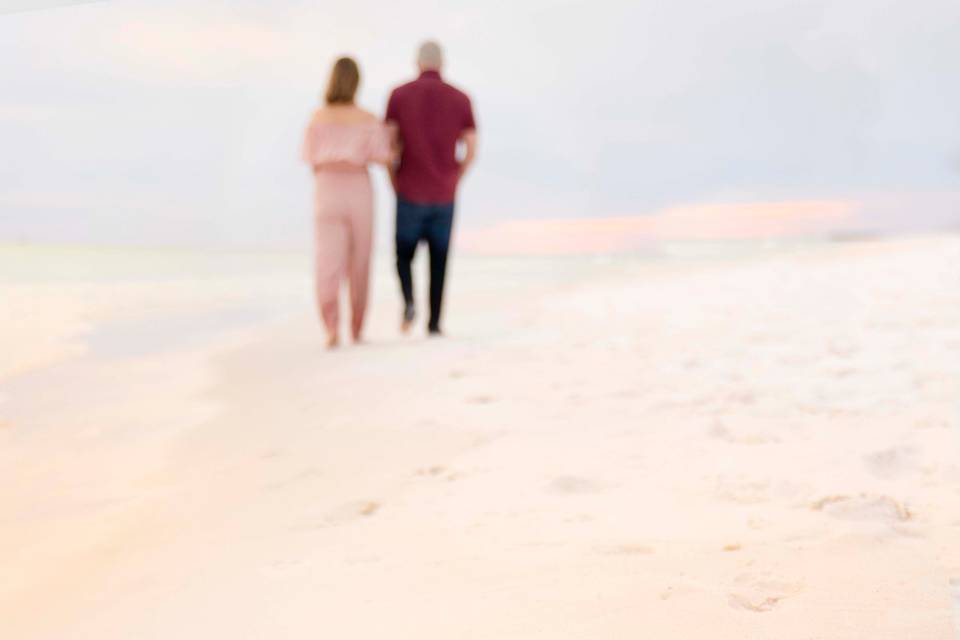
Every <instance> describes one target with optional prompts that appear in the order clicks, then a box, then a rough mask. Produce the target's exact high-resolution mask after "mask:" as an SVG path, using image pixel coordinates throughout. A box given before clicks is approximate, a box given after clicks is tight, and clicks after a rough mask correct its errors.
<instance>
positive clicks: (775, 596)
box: [727, 573, 803, 613]
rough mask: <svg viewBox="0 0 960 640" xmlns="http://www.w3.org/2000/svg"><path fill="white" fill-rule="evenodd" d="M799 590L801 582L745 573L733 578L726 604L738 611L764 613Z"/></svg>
mask: <svg viewBox="0 0 960 640" xmlns="http://www.w3.org/2000/svg"><path fill="white" fill-rule="evenodd" d="M801 591H803V584H802V583H799V582H789V581H785V580H779V579H777V578H775V577H773V576H770V575H769V574H760V575H758V574H752V573H745V574H742V575H740V576H737V577H736V578H735V579H734V584H733V588H732V589H731V590H730V593H728V594H727V604H729V605H730V607H731V608H733V609H739V610H740V611H749V612H752V613H766V612H769V611H773V610H774V609H775V608H776V607H777V606H778V605H779V604H780V603H781V602H782V601H783V600H785V599H787V598H789V597H791V596H795V595H797V594H798V593H800V592H801Z"/></svg>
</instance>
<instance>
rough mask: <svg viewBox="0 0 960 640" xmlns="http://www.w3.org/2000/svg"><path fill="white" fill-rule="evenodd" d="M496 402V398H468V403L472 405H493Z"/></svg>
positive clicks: (481, 396)
mask: <svg viewBox="0 0 960 640" xmlns="http://www.w3.org/2000/svg"><path fill="white" fill-rule="evenodd" d="M495 401H496V398H494V397H493V396H483V395H480V396H471V397H469V398H467V402H469V403H470V404H491V403H493V402H495Z"/></svg>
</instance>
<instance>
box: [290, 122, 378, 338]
mask: <svg viewBox="0 0 960 640" xmlns="http://www.w3.org/2000/svg"><path fill="white" fill-rule="evenodd" d="M390 157H391V135H390V131H389V129H388V128H387V127H386V126H384V125H383V124H380V123H377V122H370V123H363V124H340V123H330V122H313V123H311V124H310V126H309V127H308V128H307V131H306V134H305V136H304V142H303V160H304V162H306V163H307V164H308V165H309V166H310V167H311V168H312V169H313V171H314V179H315V186H316V193H315V197H314V217H315V249H316V254H315V263H314V264H315V276H316V297H317V308H318V311H319V314H320V318H321V319H322V321H323V323H324V325H325V326H326V328H327V332H328V333H329V334H330V335H331V336H335V335H337V333H338V331H337V329H338V327H339V322H340V311H339V304H338V294H339V291H340V283H341V282H342V281H343V280H347V281H348V282H349V285H350V307H351V322H350V324H351V330H352V333H353V336H354V338H359V336H360V333H361V330H362V329H363V319H364V314H365V312H366V308H367V292H368V289H369V286H368V285H369V280H370V250H371V247H372V245H373V189H372V187H371V184H370V174H369V172H368V170H367V165H369V164H370V163H371V162H380V163H385V162H388V161H389V160H390Z"/></svg>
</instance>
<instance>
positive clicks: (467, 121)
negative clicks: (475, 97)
mask: <svg viewBox="0 0 960 640" xmlns="http://www.w3.org/2000/svg"><path fill="white" fill-rule="evenodd" d="M476 128H477V122H476V120H474V118H473V103H471V102H470V98H467V101H466V103H465V105H464V109H463V130H464V131H468V130H470V129H474V130H475V129H476Z"/></svg>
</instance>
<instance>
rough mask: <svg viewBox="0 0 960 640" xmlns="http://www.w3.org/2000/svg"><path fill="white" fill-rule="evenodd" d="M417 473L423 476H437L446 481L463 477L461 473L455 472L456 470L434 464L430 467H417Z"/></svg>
mask: <svg viewBox="0 0 960 640" xmlns="http://www.w3.org/2000/svg"><path fill="white" fill-rule="evenodd" d="M417 475H418V476H421V477H425V478H438V479H442V480H446V481H447V482H453V481H454V480H459V479H460V478H462V477H463V474H462V473H457V472H456V471H450V470H449V469H447V468H446V467H444V466H443V465H439V464H438V465H434V466H432V467H424V468H423V469H417Z"/></svg>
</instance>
